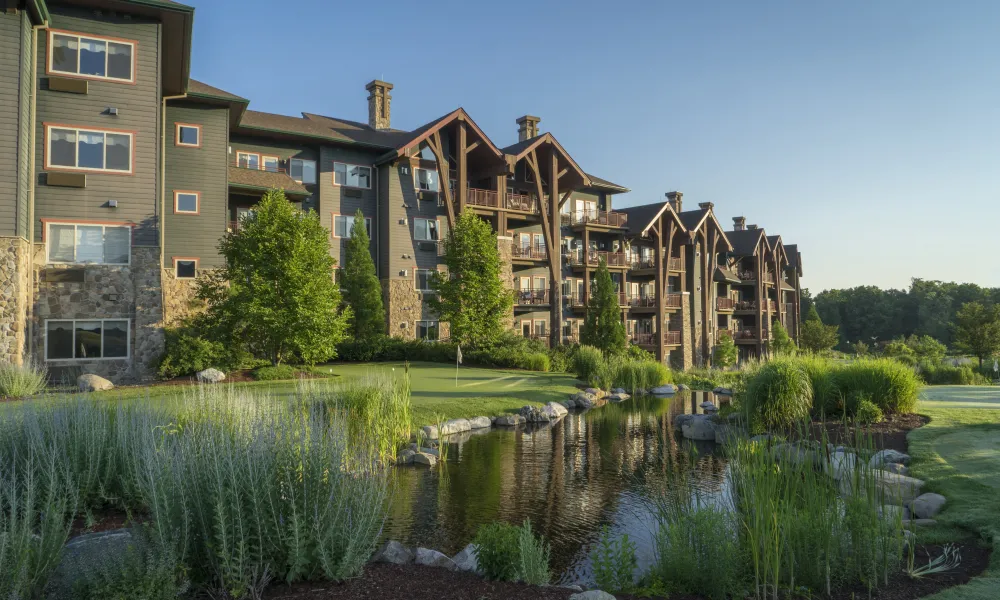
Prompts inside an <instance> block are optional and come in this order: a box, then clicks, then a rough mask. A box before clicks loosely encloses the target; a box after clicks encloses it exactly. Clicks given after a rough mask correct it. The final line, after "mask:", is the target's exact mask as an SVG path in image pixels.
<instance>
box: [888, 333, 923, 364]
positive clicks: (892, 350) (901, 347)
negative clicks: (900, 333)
mask: <svg viewBox="0 0 1000 600" xmlns="http://www.w3.org/2000/svg"><path fill="white" fill-rule="evenodd" d="M882 354H883V355H885V356H886V357H887V358H894V359H896V360H898V361H899V362H901V363H903V364H904V365H908V366H911V367H912V366H913V365H915V364H917V353H916V351H914V349H913V348H911V347H910V346H909V345H907V343H906V341H905V340H903V339H898V340H893V341H891V342H889V343H888V344H886V345H885V348H884V349H883V350H882Z"/></svg>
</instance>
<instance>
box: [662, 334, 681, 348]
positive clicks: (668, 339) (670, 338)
mask: <svg viewBox="0 0 1000 600" xmlns="http://www.w3.org/2000/svg"><path fill="white" fill-rule="evenodd" d="M663 343H664V344H666V345H668V346H679V345H680V344H681V332H679V331H664V332H663Z"/></svg>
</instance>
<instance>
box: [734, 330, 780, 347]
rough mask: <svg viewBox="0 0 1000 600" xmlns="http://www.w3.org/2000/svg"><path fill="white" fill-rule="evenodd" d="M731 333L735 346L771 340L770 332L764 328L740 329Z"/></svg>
mask: <svg viewBox="0 0 1000 600" xmlns="http://www.w3.org/2000/svg"><path fill="white" fill-rule="evenodd" d="M731 333H732V334H733V341H734V342H736V343H737V344H740V343H743V344H745V343H756V342H759V341H763V340H768V339H771V338H770V335H771V332H770V331H769V330H768V329H767V328H766V327H765V328H764V329H758V328H757V327H741V328H740V329H736V330H734V331H732V332H731Z"/></svg>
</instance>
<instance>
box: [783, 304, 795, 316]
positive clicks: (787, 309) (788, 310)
mask: <svg viewBox="0 0 1000 600" xmlns="http://www.w3.org/2000/svg"><path fill="white" fill-rule="evenodd" d="M794 312H795V304H793V303H791V302H786V303H785V314H788V315H791V314H792V313H794Z"/></svg>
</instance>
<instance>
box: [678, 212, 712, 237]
mask: <svg viewBox="0 0 1000 600" xmlns="http://www.w3.org/2000/svg"><path fill="white" fill-rule="evenodd" d="M707 214H708V209H707V208H699V209H698V210H685V211H684V212H682V213H677V216H678V217H679V218H680V220H681V223H683V224H684V228H685V229H687V230H688V231H692V230H694V229H698V226H699V225H701V222H702V220H704V218H705V216H706V215H707Z"/></svg>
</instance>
